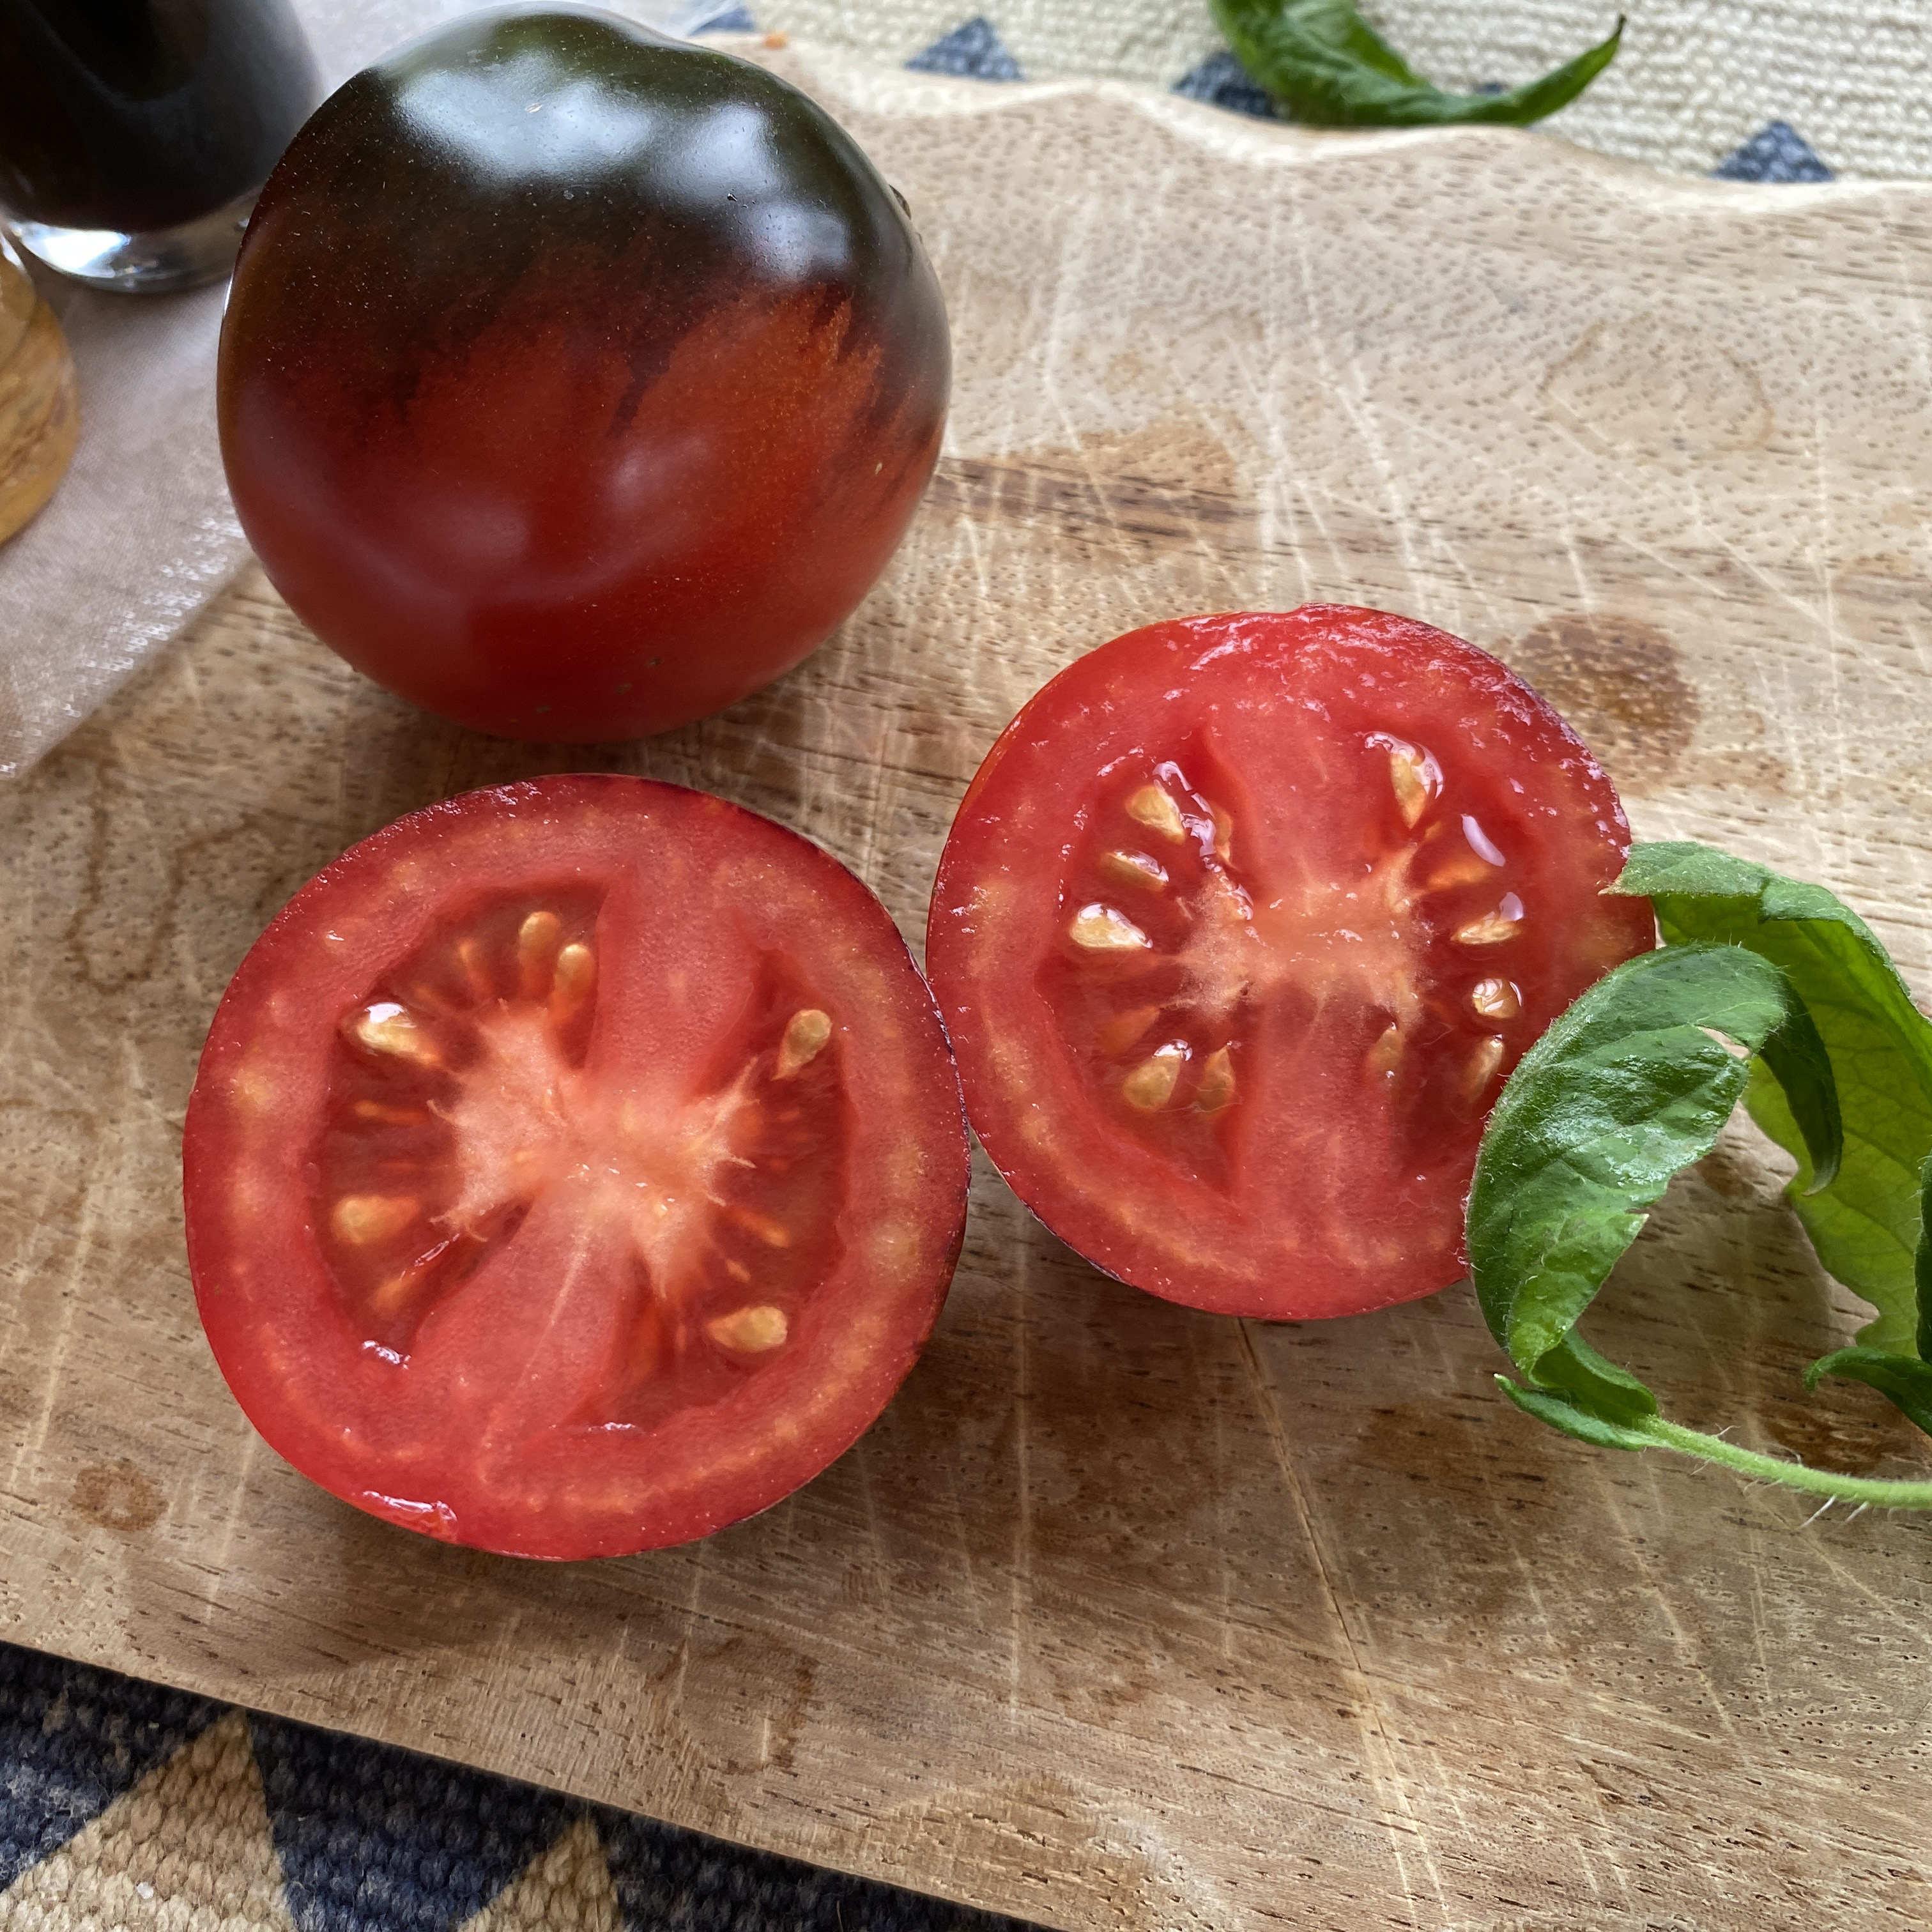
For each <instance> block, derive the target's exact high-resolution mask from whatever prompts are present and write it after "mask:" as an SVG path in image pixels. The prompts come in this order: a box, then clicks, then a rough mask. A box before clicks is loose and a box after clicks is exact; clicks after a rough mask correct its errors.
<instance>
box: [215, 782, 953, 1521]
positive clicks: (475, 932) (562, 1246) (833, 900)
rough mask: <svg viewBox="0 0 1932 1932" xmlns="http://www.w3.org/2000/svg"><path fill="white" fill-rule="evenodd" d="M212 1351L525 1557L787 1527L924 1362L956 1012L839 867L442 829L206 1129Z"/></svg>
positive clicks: (724, 847)
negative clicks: (778, 1508)
mask: <svg viewBox="0 0 1932 1932" xmlns="http://www.w3.org/2000/svg"><path fill="white" fill-rule="evenodd" d="M183 1162H184V1178H185V1192H186V1200H187V1236H188V1254H189V1260H190V1265H191V1267H192V1270H193V1276H194V1284H195V1294H196V1300H197V1301H198V1303H199V1307H200V1311H201V1317H202V1323H203V1325H204V1326H205V1328H206V1330H207V1333H208V1340H209V1342H210V1343H211V1345H212V1346H213V1349H214V1355H215V1358H216V1360H217V1362H218V1363H219V1364H220V1367H221V1371H222V1373H223V1375H224V1376H226V1378H227V1379H228V1382H229V1387H230V1388H232V1389H233V1391H234V1392H235V1394H236V1397H237V1398H238V1399H239V1401H240V1403H241V1404H242V1408H243V1409H245V1411H246V1412H248V1416H249V1418H250V1419H251V1421H253V1422H254V1424H255V1426H256V1427H257V1429H258V1430H260V1432H261V1433H262V1434H263V1436H264V1437H265V1438H266V1439H267V1440H268V1442H269V1444H270V1445H272V1447H273V1448H275V1449H276V1450H278V1451H279V1452H280V1453H281V1454H282V1455H283V1456H284V1457H287V1460H289V1461H290V1462H291V1463H293V1464H294V1465H295V1466H296V1468H297V1469H300V1470H301V1471H302V1472H304V1474H305V1475H308V1476H311V1477H312V1478H314V1480H315V1481H317V1482H318V1483H320V1484H322V1485H323V1487H325V1488H326V1489H329V1490H332V1491H334V1492H335V1494H336V1495H338V1496H341V1497H344V1498H345V1499H347V1500H348V1501H349V1502H352V1503H354V1504H356V1505H358V1506H359V1507H360V1508H363V1509H365V1510H368V1511H371V1512H372V1513H373V1514H375V1515H377V1516H380V1517H386V1518H388V1519H389V1520H390V1521H392V1522H394V1523H402V1524H404V1525H407V1526H408V1527H410V1529H418V1530H422V1531H425V1532H428V1533H429V1534H430V1535H435V1536H440V1537H443V1538H449V1539H450V1540H452V1541H457V1542H460V1543H466V1544H474V1545H476V1546H478V1547H481V1548H484V1549H487V1550H499V1551H503V1552H506V1553H512V1554H515V1555H520V1556H543V1557H580V1556H611V1555H616V1554H620V1553H625V1552H628V1551H632V1550H643V1549H648V1548H652V1547H658V1546H660V1545H663V1544H672V1543H679V1542H682V1541H687V1540H688V1539H689V1538H694V1537H697V1536H701V1535H705V1534H706V1533H707V1532H709V1531H711V1530H713V1529H718V1528H719V1527H721V1526H722V1525H724V1524H726V1523H733V1522H736V1520H739V1518H741V1517H746V1516H749V1515H751V1514H753V1513H754V1511H758V1510H760V1509H763V1508H765V1507H766V1506H767V1505H769V1504H771V1503H773V1502H777V1501H778V1499H779V1498H781V1497H782V1496H786V1495H787V1494H788V1493H790V1491H791V1490H794V1489H796V1487H798V1486H799V1484H801V1483H803V1482H805V1481H807V1480H808V1478H811V1477H812V1476H814V1475H816V1474H817V1472H819V1471H820V1469H823V1468H824V1467H825V1466H826V1464H827V1463H829V1462H831V1461H832V1459H833V1458H834V1457H836V1456H838V1454H841V1452H842V1451H844V1449H846V1448H847V1447H848V1446H849V1445H850V1444H851V1443H852V1442H854V1441H855V1440H856V1439H857V1438H858V1436H859V1435H860V1434H861V1433H862V1431H863V1430H865V1428H866V1427H868V1425H869V1424H871V1421H873V1420H874V1418H875V1417H876V1416H877V1415H878V1413H879V1412H880V1409H883V1407H884V1406H885V1404H886V1401H887V1400H889V1397H891V1395H892V1392H893V1391H894V1390H895V1389H896V1388H898V1385H899V1383H900V1382H901V1380H902V1379H904V1376H905V1375H906V1374H907V1371H908V1370H910V1368H911V1367H912V1364H913V1361H914V1359H915V1358H916V1356H917V1355H918V1354H919V1349H920V1346H921V1345H922V1343H923V1342H924V1340H925V1339H926V1335H927V1334H928V1332H929V1331H930V1329H931V1328H932V1323H933V1321H934V1319H935V1316H937V1314H938V1310H939V1307H940V1304H941V1301H943V1299H944V1295H945V1292H946V1289H947V1283H948V1282H949V1281H950V1279H951V1277H952V1273H953V1264H954V1262H955V1261H956V1259H957V1256H958V1253H959V1242H960V1238H961V1234H962V1228H963V1225H964V1218H965V1199H966V1187H967V1179H968V1172H967V1158H966V1139H965V1122H964V1119H963V1116H962V1111H961V1107H960V1099H959V1085H958V1082H957V1079H956V1076H955V1074H954V1073H953V1064H952V1060H951V1056H950V1053H949V1052H948V1049H947V1043H946V1038H945V1035H944V1031H942V1029H941V1026H940V1024H939V1021H938V1016H937V1013H935V1009H934V1006H933V1003H932V996H931V995H930V994H929V993H928V992H927V991H926V986H925V984H924V983H923V982H922V980H920V978H919V974H918V973H917V972H916V971H915V970H914V968H913V965H912V962H911V961H910V958H909V957H908V956H907V952H906V949H905V947H904V944H903V943H902V942H901V940H900V938H899V937H898V932H897V931H896V929H895V928H894V926H893V925H892V921H891V919H889V917H888V916H887V915H886V911H885V910H884V908H883V907H882V906H881V905H880V904H879V902H878V901H877V899H876V898H874V897H873V896H872V895H871V893H870V892H868V891H867V890H866V889H865V887H864V886H862V884H861V883H859V880H856V878H854V877H853V876H852V874H850V872H848V871H846V870H845V868H844V867H843V866H842V865H839V864H838V862H837V861H836V860H835V859H832V858H830V857H829V856H827V855H826V853H823V852H822V851H820V850H819V849H818V848H817V847H816V846H814V845H812V844H809V843H808V841H805V840H804V839H802V838H799V837H798V836H797V835H796V834H794V833H792V832H787V831H786V830H785V829H784V828H783V827H781V826H778V825H775V824H773V823H771V822H770V821H769V820H767V819H763V818H760V817H757V815H756V814H753V813H751V812H748V811H743V810H741V809H740V808H738V807H736V806H735V805H728V804H727V803H725V802H724V801H723V800H722V799H715V798H712V797H708V796H706V795H704V794H703V793H699V792H694V791H688V790H683V789H682V788H681V787H677V786H673V785H665V784H654V783H652V782H650V781H647V780H645V779H642V778H618V777H593V776H582V775H579V776H571V777H562V778H546V779H541V780H539V781H535V782H533V783H530V784H516V785H510V786H505V787H502V788H500V789H497V790H487V791H478V792H471V793H468V794H467V795H466V796H463V797H460V798H458V799H452V800H450V801H449V802H447V803H445V804H442V805H432V806H431V807H430V808H428V809H427V810H425V811H418V812H415V813H413V814H410V816H409V817H406V818H404V819H401V820H398V822H397V823H395V824H393V825H392V826H389V827H388V828H387V829H385V830H383V831H381V832H377V833H376V834H375V835H374V836H373V837H371V838H366V839H365V840H364V841H362V843H361V844H359V845H356V846H355V847H352V848H351V850H350V851H349V852H347V853H345V854H344V856H343V857H342V858H341V859H338V861H337V862H335V864H334V865H331V866H329V868H327V869H326V871H323V872H322V873H320V874H318V875H317V877H315V878H314V879H313V880H311V881H310V882H309V883H308V885H307V886H304V887H303V888H302V890H301V891H300V892H298V893H297V894H296V896H295V898H293V900H291V901H290V903H289V904H288V905H287V907H285V908H284V910H283V911H282V912H281V914H280V915H279V916H278V917H277V918H276V919H275V922H273V924H272V925H271V926H269V929H268V931H267V932H266V933H265V934H263V936H262V938H261V939H260V941H258V942H257V944H256V945H255V947H254V950H252V951H251V953H249V954H248V957H247V958H246V959H245V960H244V961H243V962H242V966H241V969H240V970H239V971H238V972H237V974H236V976H235V979H234V980H233V983H232V984H231V985H230V986H229V989H228V991H227V993H226V995H225V996H224V998H223V1000H222V1001H221V1004H220V1008H219V1010H217V1013H216V1015H215V1018H214V1026H213V1028H212V1030H211V1032H210V1034H209V1036H208V1044H207V1046H206V1049H205V1051H204V1052H203V1054H202V1061H201V1067H200V1070H199V1074H198V1076H197V1077H196V1082H195V1086H194V1092H193V1097H192V1099H191V1100H190V1103H189V1106H188V1114H187V1136H186V1142H185V1145H184V1154H183Z"/></svg>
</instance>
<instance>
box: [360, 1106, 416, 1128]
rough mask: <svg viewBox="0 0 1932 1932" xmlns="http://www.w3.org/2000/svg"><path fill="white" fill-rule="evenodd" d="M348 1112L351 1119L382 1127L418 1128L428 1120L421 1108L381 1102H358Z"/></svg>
mask: <svg viewBox="0 0 1932 1932" xmlns="http://www.w3.org/2000/svg"><path fill="white" fill-rule="evenodd" d="M349 1112H350V1116H351V1118H353V1119H356V1120H358V1121H369V1122H370V1123H371V1124H372V1125H374V1126H377V1127H420V1126H421V1125H422V1123H423V1122H424V1121H426V1120H428V1118H429V1115H428V1114H427V1113H426V1112H425V1111H424V1110H423V1109H422V1108H421V1107H392V1106H389V1104H388V1103H386V1102H384V1101H382V1100H358V1101H357V1102H356V1104H355V1105H354V1106H353V1107H351V1108H350V1110H349Z"/></svg>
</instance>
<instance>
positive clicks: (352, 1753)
mask: <svg viewBox="0 0 1932 1932" xmlns="http://www.w3.org/2000/svg"><path fill="white" fill-rule="evenodd" d="M539 1927H541V1928H544V1932H550V1928H556V1932H563V1928H581V1932H1026V1928H1025V1927H1024V1926H1022V1924H1021V1921H1019V1920H1017V1919H1012V1918H998V1917H996V1916H995V1915H992V1913H989V1912H971V1911H968V1910H966V1909H964V1908H963V1907H961V1906H954V1905H948V1904H947V1903H944V1902H943V1901H941V1900H938V1899H933V1898H926V1897H920V1896H919V1894H916V1893H913V1892H908V1891H898V1890H895V1888H892V1887H891V1886H889V1885H875V1884H873V1883H871V1882H869V1881H868V1880H866V1879H856V1878H849V1877H847V1876H844V1875H843V1874H841V1873H834V1872H828V1871H821V1870H817V1869H816V1868H815V1867H812V1866H810V1865H806V1864H799V1863H798V1862H797V1861H796V1860H794V1859H790V1858H775V1857H773V1856H772V1855H769V1854H767V1853H764V1852H748V1851H745V1850H743V1849H740V1848H739V1847H738V1846H732V1845H727V1844H724V1843H720V1842H719V1841H718V1840H716V1839H714V1838H706V1837H704V1836H703V1835H701V1834H700V1833H698V1832H682V1831H679V1830H678V1829H676V1828H675V1827H673V1826H668V1825H661V1824H657V1823H653V1822H652V1820H649V1819H645V1818H637V1817H631V1816H630V1815H628V1814H626V1813H624V1812H621V1811H610V1810H609V1809H607V1808H604V1807H602V1806H598V1805H584V1804H580V1803H579V1802H576V1801H575V1800H574V1799H567V1798H564V1797H562V1796H559V1794H557V1793H555V1792H549V1791H540V1790H536V1789H535V1787H532V1786H529V1785H525V1784H515V1783H513V1782H512V1781H510V1780H509V1779H507V1778H492V1777H490V1776H489V1775H487V1774H485V1773H484V1772H475V1771H466V1770H463V1769H461V1768H460V1767H459V1766H453V1765H447V1764H443V1763H439V1762H438V1761H437V1760H435V1759H433V1758H427V1757H419V1756H417V1755H416V1754H415V1753H413V1752H411V1751H395V1750H391V1749H389V1748H386V1747H385V1746H383V1745H370V1744H365V1743H362V1742H359V1741H358V1740H356V1739H353V1738H345V1737H341V1736H338V1735H336V1734H335V1733H333V1732H330V1731H321V1730H314V1729H312V1728H311V1727H309V1726H308V1725H305V1724H285V1723H284V1722H282V1721H281V1720H279V1719H277V1718H264V1717H261V1716H258V1715H254V1714H252V1713H251V1712H245V1711H241V1710H236V1709H229V1708H226V1707H224V1706H220V1705H218V1704H211V1703H207V1702H205V1700H202V1699H200V1698H197V1697H187V1696H184V1695H183V1694H181V1692H179V1691H164V1690H161V1689H160V1688H157V1686H155V1685H151V1684H142V1683H139V1682H136V1681H135V1680H134V1679H131V1678H126V1677H118V1676H114V1675H113V1674H112V1673H109V1672H106V1671H100V1670H89V1669H87V1668H86V1667H83V1666H82V1665H80V1664H67V1663H63V1662H62V1661H58V1660H57V1659H55V1658H49V1657H42V1656H40V1655H37V1654H36V1653H34V1652H31V1651H25V1650H19V1649H14V1648H13V1646H10V1645H7V1644H0V1932H149V1928H153V1932H163V1928H165V1932H257V1928H260V1932H458V1928H460V1932H535V1928H539Z"/></svg>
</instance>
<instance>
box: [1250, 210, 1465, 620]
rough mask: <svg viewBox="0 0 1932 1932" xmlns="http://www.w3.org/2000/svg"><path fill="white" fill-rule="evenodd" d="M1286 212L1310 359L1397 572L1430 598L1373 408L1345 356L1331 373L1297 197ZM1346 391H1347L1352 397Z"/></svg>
mask: <svg viewBox="0 0 1932 1932" xmlns="http://www.w3.org/2000/svg"><path fill="white" fill-rule="evenodd" d="M1286 199H1287V200H1288V203H1289V208H1290V211H1291V213H1290V217H1289V228H1290V230H1291V233H1292V239H1293V242H1294V245H1295V267H1296V269H1297V272H1298V278H1299V280H1300V281H1301V299H1302V305H1303V308H1304V311H1306V313H1307V318H1308V335H1309V340H1310V341H1311V342H1312V343H1313V345H1314V348H1315V356H1316V363H1317V365H1318V366H1319V368H1320V371H1321V374H1322V381H1323V383H1324V385H1325V387H1326V388H1327V389H1328V392H1329V393H1330V394H1331V395H1332V396H1333V397H1334V400H1335V401H1336V402H1337V404H1340V407H1341V409H1342V412H1343V414H1344V415H1345V416H1346V417H1347V418H1348V419H1349V425H1350V426H1351V427H1352V428H1353V429H1354V431H1355V435H1356V437H1357V439H1358V441H1359V442H1360V443H1361V446H1362V449H1363V450H1364V452H1365V453H1366V454H1367V457H1368V458H1369V460H1370V463H1372V464H1373V466H1374V468H1375V472H1376V476H1377V478H1378V479H1379V481H1380V482H1381V484H1382V494H1383V495H1384V496H1385V497H1386V498H1387V499H1388V528H1389V529H1390V530H1391V532H1393V534H1394V538H1395V541H1396V547H1397V550H1398V551H1399V552H1400V554H1401V557H1402V565H1403V569H1404V570H1405V571H1407V573H1408V574H1409V584H1410V586H1411V588H1412V590H1413V592H1414V593H1415V595H1416V596H1417V597H1418V598H1424V597H1427V595H1430V592H1431V590H1432V589H1433V586H1432V585H1431V584H1430V583H1429V582H1428V580H1427V577H1426V576H1425V574H1424V571H1423V569H1422V566H1421V559H1419V558H1418V556H1417V555H1416V553H1415V538H1414V534H1413V533H1414V531H1415V527H1416V520H1415V518H1414V517H1412V516H1411V515H1410V514H1409V504H1408V502H1407V500H1406V498H1405V496H1404V495H1403V490H1402V488H1401V486H1400V484H1399V483H1398V482H1397V480H1396V471H1395V466H1394V463H1392V462H1391V460H1390V457H1389V452H1388V445H1387V443H1385V440H1384V439H1383V437H1382V433H1381V431H1380V428H1379V425H1377V423H1376V417H1375V409H1374V405H1373V402H1372V401H1371V400H1370V397H1369V395H1368V393H1367V384H1366V383H1364V381H1363V380H1362V368H1361V363H1360V362H1358V360H1357V359H1356V358H1355V356H1354V355H1353V354H1352V353H1351V355H1350V356H1349V365H1348V374H1347V377H1346V380H1345V379H1344V378H1343V377H1341V376H1340V375H1338V374H1337V371H1336V368H1335V365H1334V359H1333V358H1332V357H1331V355H1330V353H1329V347H1328V333H1327V332H1326V331H1325V329H1324V328H1323V326H1322V324H1323V322H1324V320H1325V318H1324V316H1323V314H1322V308H1321V304H1320V301H1319V297H1318V296H1317V295H1316V286H1317V285H1316V279H1315V274H1314V269H1313V263H1312V262H1311V261H1310V256H1309V248H1308V237H1307V232H1306V230H1305V229H1304V225H1303V223H1302V219H1301V200H1300V198H1299V196H1292V195H1291V196H1288V197H1286ZM1352 392H1353V393H1352Z"/></svg>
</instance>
